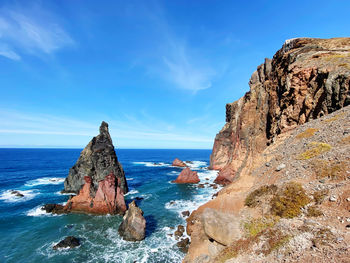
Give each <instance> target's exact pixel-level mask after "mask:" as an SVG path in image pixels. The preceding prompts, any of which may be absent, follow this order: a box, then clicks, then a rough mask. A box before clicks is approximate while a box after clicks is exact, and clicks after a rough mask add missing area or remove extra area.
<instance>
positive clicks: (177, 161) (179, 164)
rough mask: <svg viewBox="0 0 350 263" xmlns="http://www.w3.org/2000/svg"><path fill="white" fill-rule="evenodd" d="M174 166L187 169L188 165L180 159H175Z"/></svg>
mask: <svg viewBox="0 0 350 263" xmlns="http://www.w3.org/2000/svg"><path fill="white" fill-rule="evenodd" d="M172 166H178V167H187V165H186V164H185V163H184V162H183V161H181V160H180V159H178V158H175V160H174V161H173V164H172Z"/></svg>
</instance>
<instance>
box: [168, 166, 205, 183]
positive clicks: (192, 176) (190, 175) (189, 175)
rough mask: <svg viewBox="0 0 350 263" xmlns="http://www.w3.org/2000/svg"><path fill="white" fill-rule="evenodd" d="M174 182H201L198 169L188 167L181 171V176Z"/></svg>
mask: <svg viewBox="0 0 350 263" xmlns="http://www.w3.org/2000/svg"><path fill="white" fill-rule="evenodd" d="M173 183H177V184H196V183H199V178H198V175H197V172H196V171H191V169H190V168H188V167H186V168H185V169H183V170H182V171H181V173H180V174H179V176H178V177H177V178H176V180H175V181H173Z"/></svg>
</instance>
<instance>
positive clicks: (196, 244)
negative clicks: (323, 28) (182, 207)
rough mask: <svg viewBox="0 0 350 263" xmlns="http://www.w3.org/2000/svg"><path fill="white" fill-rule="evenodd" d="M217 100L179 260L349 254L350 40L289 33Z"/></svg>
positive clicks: (321, 258)
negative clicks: (205, 173) (206, 172)
mask: <svg viewBox="0 0 350 263" xmlns="http://www.w3.org/2000/svg"><path fill="white" fill-rule="evenodd" d="M249 85H250V91H249V92H248V93H246V95H245V96H244V97H242V98H241V99H239V100H238V101H236V102H234V103H231V104H228V105H226V124H225V126H224V127H223V129H222V130H221V131H220V132H219V134H218V135H217V136H216V138H215V142H214V147H213V152H212V155H211V164H210V167H211V168H212V169H218V170H220V172H219V176H218V178H217V182H219V183H220V182H221V183H223V184H226V187H224V188H223V189H222V190H221V191H220V192H218V193H217V194H216V196H214V197H213V198H214V199H213V200H211V201H210V202H208V203H206V204H204V205H202V206H201V207H199V208H198V209H197V210H196V211H194V212H193V213H192V214H191V215H190V217H189V218H188V219H187V229H186V231H187V234H189V235H190V236H191V245H190V247H189V251H188V254H187V255H186V257H185V259H184V262H186V263H187V262H201V263H202V262H231V263H232V262H312V261H314V262H348V259H349V257H350V250H349V247H350V246H349V244H350V234H349V229H350V214H349V211H350V210H349V209H350V155H349V152H350V126H349V125H350V106H347V105H349V104H350V89H349V85H350V38H335V39H328V40H325V39H309V38H300V39H293V40H288V41H286V42H285V44H284V45H283V47H282V48H281V49H280V50H279V51H278V52H277V53H276V54H275V56H274V57H273V59H272V60H269V59H266V60H265V63H264V64H262V65H260V66H259V67H258V69H257V71H256V72H254V73H253V75H252V77H251V79H250V81H249Z"/></svg>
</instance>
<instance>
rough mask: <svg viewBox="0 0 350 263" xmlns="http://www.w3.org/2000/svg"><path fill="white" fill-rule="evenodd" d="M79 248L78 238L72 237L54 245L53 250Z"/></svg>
mask: <svg viewBox="0 0 350 263" xmlns="http://www.w3.org/2000/svg"><path fill="white" fill-rule="evenodd" d="M78 246H80V241H79V239H78V238H76V237H73V236H68V237H66V238H65V239H63V240H62V241H60V242H59V243H57V244H56V245H54V246H53V249H55V250H56V249H62V248H74V247H78Z"/></svg>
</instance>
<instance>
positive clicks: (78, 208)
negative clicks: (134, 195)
mask: <svg viewBox="0 0 350 263" xmlns="http://www.w3.org/2000/svg"><path fill="white" fill-rule="evenodd" d="M64 191H65V192H74V193H77V195H76V196H74V197H72V198H71V199H69V200H68V202H67V204H66V205H65V207H64V208H63V209H64V211H66V212H84V213H93V214H117V213H124V212H125V211H126V205H125V201H124V194H125V193H126V192H127V191H128V186H127V183H126V179H125V175H124V171H123V168H122V166H121V164H120V163H119V162H118V159H117V156H116V154H115V151H114V146H113V143H112V139H111V136H110V135H109V131H108V124H107V123H105V122H102V124H101V126H100V134H99V135H98V136H96V137H94V138H93V139H92V140H91V141H90V142H89V144H88V145H87V146H86V147H85V149H84V150H83V151H82V152H81V154H80V157H79V159H78V161H77V162H76V164H75V165H74V166H73V167H72V168H71V169H70V171H69V175H68V177H67V178H66V180H65V182H64Z"/></svg>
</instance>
